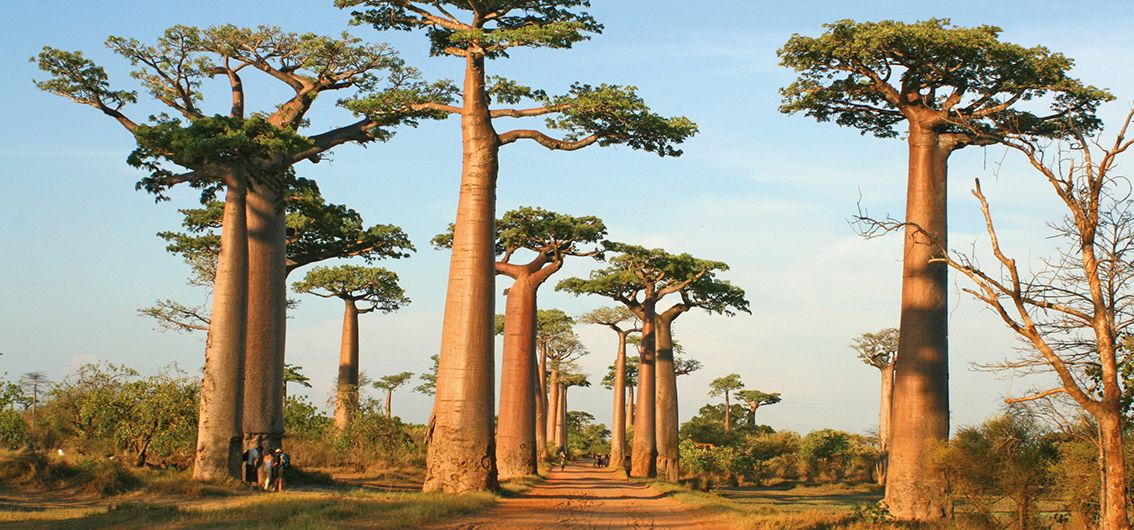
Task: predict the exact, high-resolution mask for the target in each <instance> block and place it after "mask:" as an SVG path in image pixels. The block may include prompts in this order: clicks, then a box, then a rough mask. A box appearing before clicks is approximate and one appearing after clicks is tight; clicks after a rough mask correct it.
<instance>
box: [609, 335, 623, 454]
mask: <svg viewBox="0 0 1134 530" xmlns="http://www.w3.org/2000/svg"><path fill="white" fill-rule="evenodd" d="M626 335H627V333H625V332H623V331H618V352H617V353H616V355H615V358H614V386H613V387H612V388H614V392H613V394H614V416H613V417H612V418H611V420H610V462H608V463H607V467H608V468H610V469H622V466H623V465H624V463H625V462H626Z"/></svg>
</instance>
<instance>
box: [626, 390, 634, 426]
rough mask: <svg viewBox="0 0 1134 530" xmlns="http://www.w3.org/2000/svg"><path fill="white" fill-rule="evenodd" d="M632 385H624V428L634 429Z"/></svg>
mask: <svg viewBox="0 0 1134 530" xmlns="http://www.w3.org/2000/svg"><path fill="white" fill-rule="evenodd" d="M635 411H636V409H635V408H634V385H631V384H627V385H626V428H627V429H629V430H631V431H633V430H634V413H635Z"/></svg>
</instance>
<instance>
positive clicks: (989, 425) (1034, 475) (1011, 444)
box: [936, 414, 1097, 527]
mask: <svg viewBox="0 0 1134 530" xmlns="http://www.w3.org/2000/svg"><path fill="white" fill-rule="evenodd" d="M1056 441H1057V440H1056V438H1055V436H1054V435H1052V433H1049V432H1046V431H1045V430H1044V429H1043V428H1042V427H1040V426H1039V425H1038V424H1036V423H1035V422H1034V421H1033V420H1031V419H1029V418H1023V417H1018V416H1014V415H1011V414H1008V415H1004V416H1001V417H998V418H992V419H990V420H988V421H986V422H984V423H983V424H981V425H979V426H976V427H963V428H961V429H959V430H958V431H957V434H956V435H954V436H953V439H952V440H951V441H950V443H949V446H948V447H947V448H943V449H942V450H941V452H940V454H939V455H938V458H937V460H936V463H937V465H938V467H939V468H940V469H941V470H942V471H944V472H946V473H948V476H949V478H950V484H951V487H952V491H953V493H954V494H956V495H959V496H961V497H963V498H965V499H966V500H967V501H968V502H969V504H970V505H972V506H973V507H974V509H975V510H976V511H977V512H978V513H980V514H982V515H985V516H987V517H991V512H992V504H991V502H990V500H991V499H993V498H994V497H995V496H997V495H1006V496H1007V497H1009V498H1010V499H1011V500H1012V502H1013V503H1014V504H1015V505H1016V513H1017V517H1016V520H1017V521H1020V522H1023V526H1026V527H1030V526H1032V525H1034V524H1036V520H1035V517H1036V516H1037V515H1038V513H1037V511H1036V507H1035V504H1036V502H1037V501H1038V500H1039V496H1040V495H1041V494H1042V493H1044V492H1046V491H1048V490H1049V488H1051V486H1052V485H1053V480H1052V479H1053V477H1052V474H1051V471H1050V470H1051V466H1052V464H1054V463H1055V462H1056V461H1057V460H1058V458H1059V453H1058V446H1057V444H1056ZM1096 485H1097V482H1096Z"/></svg>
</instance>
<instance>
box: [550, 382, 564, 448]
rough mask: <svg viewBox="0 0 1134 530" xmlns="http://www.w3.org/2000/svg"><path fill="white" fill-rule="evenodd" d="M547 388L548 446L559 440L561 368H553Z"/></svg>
mask: <svg viewBox="0 0 1134 530" xmlns="http://www.w3.org/2000/svg"><path fill="white" fill-rule="evenodd" d="M548 381H549V382H548V383H547V388H548V392H549V394H550V396H549V397H548V399H547V403H548V412H547V441H548V444H550V445H554V444H555V440H557V439H558V434H559V433H558V428H559V416H558V414H559V412H558V410H559V409H558V407H559V392H560V391H561V390H560V385H559V368H558V367H556V366H554V365H553V366H552V367H551V377H549V378H548Z"/></svg>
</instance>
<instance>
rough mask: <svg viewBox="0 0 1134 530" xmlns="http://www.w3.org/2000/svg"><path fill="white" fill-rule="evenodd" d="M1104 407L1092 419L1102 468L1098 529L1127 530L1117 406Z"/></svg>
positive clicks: (1121, 447)
mask: <svg viewBox="0 0 1134 530" xmlns="http://www.w3.org/2000/svg"><path fill="white" fill-rule="evenodd" d="M1104 406H1106V402H1105V400H1104ZM1107 408H1108V409H1110V410H1106V411H1105V412H1104V413H1102V414H1099V415H1098V417H1097V418H1096V419H1097V420H1098V422H1099V448H1100V449H1101V452H1102V470H1103V478H1102V481H1103V492H1102V497H1103V499H1102V502H1101V503H1100V504H1101V505H1102V506H1101V507H1100V509H1101V512H1102V513H1101V522H1102V528H1107V529H1111V528H1116V529H1122V530H1127V529H1129V528H1130V520H1129V519H1128V517H1127V512H1126V504H1127V498H1126V455H1125V453H1124V452H1123V445H1122V420H1121V417H1120V416H1119V414H1118V411H1117V409H1118V407H1117V406H1110V407H1107Z"/></svg>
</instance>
